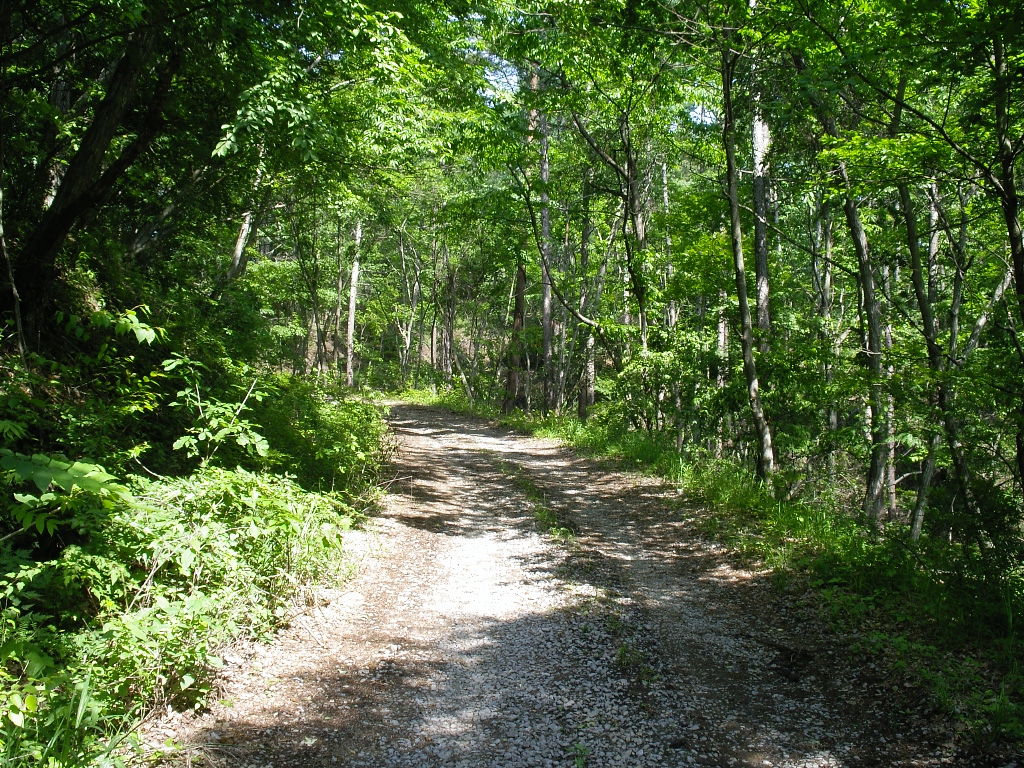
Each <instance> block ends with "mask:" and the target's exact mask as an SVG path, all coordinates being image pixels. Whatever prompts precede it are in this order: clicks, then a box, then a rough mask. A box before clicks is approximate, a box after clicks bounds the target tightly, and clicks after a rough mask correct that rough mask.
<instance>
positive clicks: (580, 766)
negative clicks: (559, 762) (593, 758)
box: [569, 742, 590, 768]
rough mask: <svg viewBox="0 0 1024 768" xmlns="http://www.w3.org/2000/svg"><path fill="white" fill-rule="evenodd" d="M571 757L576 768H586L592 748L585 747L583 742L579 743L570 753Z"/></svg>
mask: <svg viewBox="0 0 1024 768" xmlns="http://www.w3.org/2000/svg"><path fill="white" fill-rule="evenodd" d="M569 756H570V757H572V764H573V767H574V768H586V766H587V760H588V758H589V757H590V748H589V747H587V746H585V745H584V744H583V742H577V743H576V745H575V746H573V748H572V750H571V751H570V753H569Z"/></svg>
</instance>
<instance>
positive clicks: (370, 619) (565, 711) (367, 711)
mask: <svg viewBox="0 0 1024 768" xmlns="http://www.w3.org/2000/svg"><path fill="white" fill-rule="evenodd" d="M392 425H393V427H394V429H395V432H396V434H397V436H398V440H399V453H398V456H397V458H396V460H395V471H396V476H397V478H398V479H397V480H396V482H395V484H394V486H393V488H392V493H391V495H390V496H389V498H388V501H387V504H386V510H385V512H384V514H383V515H382V516H381V517H380V518H379V519H377V520H376V522H375V525H374V526H373V527H372V530H371V531H370V532H365V533H360V534H357V535H356V536H354V537H353V538H352V540H351V546H352V547H353V548H354V549H355V550H356V551H359V552H361V553H362V562H361V564H360V567H359V571H358V575H357V576H356V577H355V578H353V579H352V580H351V581H349V582H348V583H347V584H346V585H345V587H344V588H342V589H339V590H335V591H332V592H327V593H325V595H324V601H323V604H320V605H318V606H315V607H313V608H311V609H310V610H309V611H307V612H306V613H305V614H303V615H301V616H299V617H298V618H296V620H295V621H294V622H293V623H292V625H291V626H290V627H289V628H288V629H287V630H285V631H283V632H282V633H281V634H280V636H279V637H278V639H277V640H276V641H275V642H274V643H273V644H271V645H268V646H262V647H255V648H253V649H251V650H250V651H249V652H248V653H241V652H240V653H239V654H238V655H229V656H228V659H227V661H228V664H227V667H226V670H225V674H224V679H223V690H222V694H221V703H219V704H217V705H216V706H214V707H213V708H212V709H211V710H210V711H209V712H208V713H206V714H205V715H203V716H201V717H197V718H194V719H189V718H187V717H184V716H180V717H177V718H175V717H171V718H169V719H167V720H164V721H163V722H162V723H161V724H160V726H159V729H158V732H157V734H156V735H157V736H159V737H161V738H163V737H173V738H177V739H179V740H181V741H182V742H183V743H185V744H187V745H189V752H188V754H189V755H191V757H192V759H193V760H196V761H203V762H205V763H208V764H218V765H225V766H254V767H255V766H259V767H260V768H271V767H273V768H284V766H320V765H325V766H331V765H341V766H367V767H370V766H372V767H374V768H376V767H380V768H385V767H387V768H390V767H392V766H394V767H395V768H398V767H399V766H403V767H405V766H408V767H409V768H412V767H414V766H415V767H419V766H423V767H427V766H430V767H433V766H463V767H465V768H470V767H472V768H484V767H487V768H523V767H525V766H545V767H546V766H573V767H574V768H582V767H583V766H592V767H596V768H603V767H605V766H608V767H609V768H611V767H613V766H623V767H626V766H630V767H632V766H726V767H728V766H790V767H792V768H797V767H798V766H807V767H810V766H836V767H838V766H876V765H877V766H890V765H908V766H910V765H913V766H930V765H940V764H950V763H953V764H959V765H964V764H968V762H969V761H967V759H966V758H960V757H958V756H957V753H956V743H955V734H954V733H953V732H951V731H949V730H948V729H947V728H948V726H947V724H945V723H944V722H943V721H942V719H941V718H939V717H938V716H936V715H928V714H927V713H926V712H925V711H918V709H917V707H915V706H914V705H913V703H912V702H913V700H914V699H915V692H914V691H912V690H911V691H908V690H903V689H902V688H901V686H902V684H901V683H894V681H893V680H891V679H888V678H887V677H886V676H885V675H884V674H882V673H881V672H879V671H877V670H873V669H872V668H871V667H870V666H869V665H868V666H866V665H867V664H868V663H867V662H865V661H864V660H857V659H853V658H851V657H850V656H849V654H848V653H846V651H845V648H846V646H847V644H848V641H844V639H843V638H841V637H836V636H834V635H831V634H830V633H829V632H828V631H827V629H826V628H825V627H824V626H823V625H822V624H821V623H820V621H819V620H818V619H817V618H816V614H815V611H814V610H813V607H812V606H808V605H807V604H805V603H803V602H801V600H800V599H799V598H798V597H795V596H787V595H784V594H780V593H779V592H777V591H776V590H773V589H772V588H771V587H770V585H769V584H768V583H767V580H766V579H765V577H764V575H763V574H759V573H756V572H748V571H744V570H742V569H740V568H738V567H736V566H735V565H734V564H731V563H730V560H729V559H728V557H726V554H725V553H724V552H723V551H721V550H720V548H718V547H717V546H716V545H714V544H712V543H709V542H707V541H704V540H702V539H701V538H700V537H699V535H698V534H697V532H696V531H695V528H694V525H693V522H692V521H693V518H694V514H695V512H694V510H691V509H688V508H687V507H686V505H685V504H683V503H682V502H681V501H680V499H678V498H677V496H676V493H675V491H673V490H672V489H670V488H666V487H663V486H661V485H659V483H658V482H656V481H655V480H652V479H648V478H643V477H640V476H634V475H631V474H624V473H621V472H617V471H611V470H609V469H608V468H607V467H603V466H601V465H600V464H598V463H595V462H594V461H591V460H587V459H582V458H579V457H576V456H574V455H573V454H571V453H570V452H568V451H566V450H564V449H562V448H560V447H559V446H558V445H557V444H555V443H553V442H549V441H543V440H537V439H531V438H525V437H522V436H516V435H514V434H511V433H510V432H508V431H507V430H503V429H497V428H494V427H492V426H490V425H488V423H487V422H485V421H483V420H479V419H473V418H470V417H466V416H460V415H453V414H451V413H448V412H446V411H443V410H440V409H433V408H424V407H417V406H410V405H402V404H396V405H394V406H393V407H392ZM538 512H539V513H540V514H541V516H545V515H547V516H548V519H549V521H550V520H553V519H555V518H557V523H556V528H558V529H564V530H562V531H561V533H562V535H561V536H552V535H550V534H545V533H542V532H540V529H539V526H538V522H537V513H538ZM570 534H571V535H570ZM894 688H895V689H897V690H893V689H894ZM920 706H922V707H923V706H924V704H923V703H921V704H920ZM1004 764H1005V765H1010V763H1000V765H1004ZM1022 766H1024V762H1022Z"/></svg>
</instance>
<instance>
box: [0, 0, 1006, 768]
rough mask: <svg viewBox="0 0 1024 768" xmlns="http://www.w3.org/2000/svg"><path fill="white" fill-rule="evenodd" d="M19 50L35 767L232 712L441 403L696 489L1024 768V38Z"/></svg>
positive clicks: (777, 19)
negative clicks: (265, 652)
mask: <svg viewBox="0 0 1024 768" xmlns="http://www.w3.org/2000/svg"><path fill="white" fill-rule="evenodd" d="M0 40H2V48H0V174H2V176H0V181H2V183H0V249H2V256H3V264H2V283H3V286H2V291H0V313H2V316H3V323H4V325H3V330H2V334H3V336H2V342H0V343H2V359H0V386H2V393H0V403H2V407H3V410H2V412H0V434H2V437H3V443H4V446H5V447H4V448H3V449H2V456H0V467H2V468H3V470H4V472H5V474H4V482H5V483H6V491H5V498H4V500H3V501H2V502H0V504H2V512H0V566H2V567H0V609H2V624H0V656H2V662H3V665H2V666H0V713H2V717H3V723H2V725H0V730H2V732H3V734H4V736H3V747H2V749H0V752H2V754H3V756H4V759H5V760H6V761H10V762H11V763H13V764H18V763H19V762H21V763H25V764H50V765H73V764H79V763H82V762H86V761H88V760H93V759H97V760H98V759H105V758H104V757H103V756H104V755H105V754H108V753H112V752H114V753H120V754H122V756H123V755H124V754H126V752H125V750H128V752H130V743H131V736H130V733H131V723H132V722H134V721H135V719H136V718H138V717H139V716H141V715H142V714H143V713H144V712H145V711H147V709H148V708H149V707H151V706H153V705H154V704H155V703H158V702H159V703H166V702H176V703H180V704H179V705H180V706H188V705H190V704H189V702H193V703H194V702H201V701H202V697H203V696H204V695H205V693H206V692H207V691H208V690H209V680H210V676H211V674H212V673H213V668H214V667H215V665H216V653H217V650H218V648H219V647H221V646H222V645H223V644H224V643H226V642H228V641H229V640H230V639H231V638H233V637H237V636H239V635H240V634H255V635H261V634H266V633H267V632H270V631H271V630H272V629H273V628H274V626H276V624H278V623H279V622H280V621H281V620H282V619H283V617H286V615H287V611H288V604H289V601H290V600H291V594H293V593H295V592H296V591H298V592H301V590H303V589H305V588H306V587H305V586H304V585H307V584H310V583H313V582H316V581H317V580H318V579H322V578H326V577H327V576H326V575H325V574H327V573H328V572H331V571H332V570H334V571H336V570H337V568H338V567H339V566H338V565H337V563H338V562H339V561H338V558H339V557H340V555H339V552H338V537H339V531H340V530H342V529H343V528H345V527H347V526H348V525H350V524H352V522H353V521H354V520H356V519H357V518H358V517H359V515H360V514H361V513H362V512H365V510H366V508H367V506H368V505H370V504H371V502H372V497H373V494H374V488H375V486H376V483H377V481H378V479H379V477H380V474H381V472H382V467H383V466H384V465H385V463H386V459H387V453H388V450H389V442H388V439H387V436H386V430H385V427H384V423H383V417H382V412H381V409H380V408H379V407H377V406H374V405H372V404H371V400H372V398H371V397H370V396H371V394H372V392H379V391H401V390H409V391H412V392H418V393H419V395H418V396H420V397H424V396H425V395H423V391H424V390H426V391H429V392H431V393H433V394H434V395H436V396H437V397H439V398H441V399H442V400H445V401H447V402H449V403H455V404H458V405H461V406H462V407H468V408H478V409H482V410H484V411H487V409H495V410H496V411H498V410H500V411H501V412H503V413H504V414H507V415H508V416H509V418H510V419H511V423H517V424H519V425H525V426H531V427H532V428H539V427H538V425H541V426H544V428H546V429H550V430H553V431H555V432H556V433H558V434H560V435H562V436H563V437H565V438H566V439H568V440H570V441H573V442H575V443H576V444H578V445H580V446H582V447H589V448H591V449H593V450H602V451H605V452H612V453H617V454H618V455H620V456H625V457H627V458H628V459H629V460H630V461H633V462H637V463H639V464H641V465H644V466H646V467H648V468H650V469H652V470H655V471H659V472H662V473H664V474H666V475H667V476H669V477H671V478H672V479H674V480H676V481H677V482H680V483H682V484H683V485H684V486H686V487H687V488H689V489H690V490H691V491H692V493H693V494H695V495H696V496H700V497H701V498H703V499H704V501H705V502H706V503H707V504H717V505H719V506H720V508H721V510H722V521H723V522H722V525H721V527H720V529H717V530H716V531H714V533H716V534H717V535H721V536H724V537H726V538H729V537H733V538H732V539H731V540H732V541H734V542H741V544H740V545H739V546H740V548H741V549H744V547H746V549H745V550H744V551H747V552H748V553H749V554H751V555H752V556H755V557H757V558H760V559H761V560H762V561H767V562H768V563H769V565H772V566H774V567H776V568H778V569H779V572H780V573H785V572H793V573H803V574H805V576H806V583H807V584H809V585H813V586H816V587H818V588H821V589H824V590H825V591H826V592H828V593H829V594H832V595H833V597H834V602H833V603H832V605H834V606H838V608H836V611H837V615H840V616H841V618H842V617H845V618H842V620H844V621H847V620H848V621H854V620H855V619H856V617H859V616H862V615H863V614H864V613H865V612H866V611H880V612H881V614H882V615H884V616H887V617H889V618H892V617H893V616H898V617H899V618H898V619H897V622H900V621H902V622H904V628H903V629H901V630H899V632H896V634H897V635H899V636H900V638H901V639H902V640H903V642H904V645H905V646H907V647H910V646H913V647H914V648H916V649H918V651H919V653H918V656H917V657H915V658H918V659H919V661H920V659H924V660H925V661H922V662H921V663H922V664H925V666H926V667H927V664H931V665H932V666H931V667H927V669H925V671H924V672H923V673H922V674H925V675H926V676H928V675H930V676H931V677H930V678H929V679H930V680H932V682H934V683H935V689H936V691H938V693H937V696H938V697H939V698H940V700H942V704H943V706H946V707H948V708H949V709H950V711H955V712H959V713H962V714H963V716H964V717H965V718H967V719H968V720H969V726H970V727H971V728H973V729H975V732H976V733H977V735H978V738H983V737H984V736H985V734H987V735H988V736H989V737H995V736H999V737H1005V736H1007V735H1009V736H1011V737H1012V736H1014V735H1016V736H1018V737H1019V736H1021V735H1022V730H1021V729H1022V725H1021V722H1022V719H1021V714H1020V713H1021V710H1020V706H1021V697H1022V687H1021V686H1022V680H1021V677H1020V669H1019V666H1018V663H1019V659H1020V647H1019V641H1018V639H1017V637H1016V631H1017V623H1018V619H1017V616H1018V613H1019V611H1020V610H1021V609H1024V559H1022V556H1024V552H1022V543H1024V542H1022V530H1021V523H1022V520H1021V517H1022V512H1024V507H1022V478H1024V338H1022V336H1024V230H1022V226H1021V221H1022V214H1021V210H1020V207H1021V196H1020V192H1019V191H1018V184H1019V183H1021V182H1022V178H1021V161H1020V157H1021V152H1022V149H1024V6H1021V5H1020V4H1016V3H1009V2H997V1H996V0H969V1H968V2H960V3H950V2H936V1H935V0H870V1H862V2H852V1H847V2H823V1H821V0H758V1H757V2H754V1H751V2H746V1H745V0H735V1H733V0H717V1H716V2H707V3H703V2H692V1H691V0H660V1H659V0H595V1H594V2H586V3H582V2H572V1H570V0H555V1H554V2H548V3H541V4H534V5H531V4H530V3H528V2H527V3H522V4H518V5H512V4H506V3H502V2H497V1H495V2H487V0H483V1H482V2H479V3H475V2H465V3H463V2H460V1H459V0H453V1H452V2H448V3H436V2H429V3H428V2H415V0H409V2H405V1H404V0H395V1H394V2H383V3H378V2H375V3H367V4H365V5H364V4H361V3H359V2H355V1H351V2H344V3H341V2H335V0H309V2H289V1H288V0H281V1H280V2H269V1H266V0H254V1H248V2H244V3H241V2H213V3H205V4H198V3H197V4H188V3H179V2H177V1H176V0H153V1H149V0H31V1H30V2H26V1H25V0H21V2H18V1H17V0H13V1H12V0H4V1H3V2H0ZM410 396H411V395H410ZM752 531H753V532H754V533H753V534H751V532H752ZM751 535H753V537H754V538H751ZM744 537H746V538H744ZM755 539H757V541H755ZM742 542H747V543H746V544H745V545H744V544H742ZM751 542H754V543H751ZM780 581H783V582H784V581H786V579H780ZM893 601H897V602H895V603H894V602H893ZM899 601H902V602H899ZM893 605H903V606H911V607H912V609H904V608H898V607H896V608H894V607H892V606H893ZM901 611H902V613H901ZM901 633H902V634H901ZM883 634H884V633H883ZM883 634H879V635H878V636H879V637H883ZM878 642H880V643H881V642H883V641H882V640H879V641H878ZM950 648H952V649H954V651H955V653H956V654H959V655H957V656H956V659H957V661H956V662H955V663H953V662H950V663H951V664H953V666H952V667H950V666H943V664H945V663H946V662H945V661H942V660H943V659H947V660H948V658H949V657H947V656H945V655H944V654H946V653H947V650H948V649H950ZM971 654H980V655H977V656H976V658H979V659H985V661H977V662H976V663H975V662H970V661H969V659H971V658H975V656H971ZM925 662H927V664H926V663H925ZM981 669H984V670H986V671H985V672H984V673H983V672H981V671H979V670H981ZM929 670H930V671H929ZM960 678H964V679H969V682H970V681H971V680H973V681H974V682H970V685H968V684H967V683H965V684H964V685H966V686H967V687H966V688H964V689H963V690H964V691H967V692H966V693H965V692H963V691H961V689H960V688H958V687H957V686H958V685H959V683H958V680H959V679H960ZM978 680H981V682H978ZM971 685H973V686H974V688H971V687H970V686H971ZM47 761H49V763H47Z"/></svg>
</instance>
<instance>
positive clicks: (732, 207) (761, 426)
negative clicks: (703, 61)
mask: <svg viewBox="0 0 1024 768" xmlns="http://www.w3.org/2000/svg"><path fill="white" fill-rule="evenodd" d="M735 64H736V57H735V56H734V55H732V54H730V53H728V52H727V51H723V52H722V67H721V75H722V106H723V113H724V114H723V119H722V141H723V143H724V145H725V164H726V186H727V196H728V199H729V224H730V226H729V235H730V240H731V244H732V256H733V267H734V270H735V273H736V294H737V298H738V299H739V310H740V347H741V350H742V353H743V375H744V377H745V378H746V380H747V399H748V401H749V403H750V412H751V415H752V416H753V419H754V430H755V433H756V437H757V476H758V478H760V479H761V480H762V481H765V482H767V481H769V480H770V479H771V476H772V474H773V473H774V471H775V454H774V450H773V448H772V433H771V428H770V426H769V424H768V419H767V417H766V416H765V413H764V408H763V407H762V405H761V392H760V384H759V382H758V377H757V363H756V362H755V360H754V330H753V322H752V319H751V315H750V302H749V300H748V299H747V272H746V267H745V265H744V261H743V230H742V227H741V222H740V199H739V168H738V167H737V164H736V118H735V115H734V114H733V103H732V79H733V74H734V71H735Z"/></svg>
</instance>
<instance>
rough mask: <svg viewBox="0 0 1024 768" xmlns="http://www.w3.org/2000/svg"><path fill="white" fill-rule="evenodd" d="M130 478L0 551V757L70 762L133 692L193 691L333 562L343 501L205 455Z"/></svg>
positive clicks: (329, 575)
mask: <svg viewBox="0 0 1024 768" xmlns="http://www.w3.org/2000/svg"><path fill="white" fill-rule="evenodd" d="M133 484H134V495H131V496H129V495H128V494H126V493H122V494H120V495H119V497H118V499H117V501H116V503H113V504H111V505H110V507H109V509H108V510H107V511H108V515H107V516H106V517H104V518H95V519H93V520H92V521H90V523H89V524H88V525H87V526H84V527H82V528H81V529H80V530H79V531H78V534H79V537H78V540H79V542H80V543H78V544H76V545H72V546H67V547H65V548H64V549H63V550H62V551H61V552H60V554H59V556H58V557H56V558H54V559H46V560H36V559H34V558H32V556H31V549H29V546H30V542H31V541H32V540H33V539H36V537H34V536H30V535H29V534H28V533H27V532H26V533H25V534H23V535H22V536H21V538H16V539H13V540H11V541H9V542H7V543H6V544H5V545H4V548H3V550H2V551H0V572H2V573H3V574H4V575H3V576H2V577H0V612H2V617H3V625H2V626H0V653H2V654H3V659H2V661H3V664H4V666H3V669H4V670H5V672H4V673H3V675H4V677H3V680H2V682H3V692H4V693H3V701H4V702H5V704H4V710H3V712H2V713H0V717H2V719H3V720H2V730H3V733H4V747H3V750H4V751H3V753H2V754H3V757H4V759H5V760H6V761H7V763H6V764H12V765H17V764H26V765H27V764H29V763H30V762H32V761H39V762H38V764H42V763H46V761H47V760H49V759H50V758H53V760H54V761H55V762H54V764H55V765H78V764H81V763H83V762H86V761H87V760H89V759H94V758H96V757H97V756H98V755H100V754H102V753H103V752H104V751H105V750H106V749H107V747H106V746H104V738H105V737H108V736H110V735H112V734H113V733H114V731H115V730H116V729H117V728H118V727H123V726H124V725H127V724H129V723H130V722H131V720H132V718H133V717H134V716H137V714H138V713H139V708H140V707H141V706H144V705H145V704H146V703H148V702H157V701H171V702H176V703H177V705H178V706H188V705H191V704H198V703H201V702H202V700H203V697H204V696H205V695H206V693H207V692H208V691H209V685H210V679H211V674H212V673H213V672H214V671H215V669H216V668H217V666H218V665H219V660H218V658H217V656H216V653H217V650H218V649H219V648H220V647H221V646H223V645H224V644H225V643H227V642H228V641H230V640H231V639H232V638H235V637H238V636H240V635H249V636H260V635H263V634H265V633H266V632H268V631H269V630H271V629H272V628H273V627H274V626H275V625H276V624H278V623H279V622H280V621H281V620H283V619H284V618H285V617H286V616H287V613H288V605H289V601H290V600H291V598H292V596H293V595H295V594H296V592H298V591H300V590H302V589H305V588H307V586H308V585H310V584H316V583H318V582H324V581H327V582H329V581H332V580H334V579H337V578H339V577H341V576H342V575H344V574H345V572H346V568H345V565H344V561H343V557H342V550H341V533H342V532H343V531H344V530H346V529H347V528H349V527H351V525H352V523H353V520H354V519H355V516H354V513H353V511H352V510H351V508H350V507H349V506H347V505H346V504H344V503H342V502H341V501H340V500H339V499H337V498H334V497H331V496H326V495H322V494H317V493H311V492H309V491H306V490H305V489H303V488H301V487H300V486H299V485H297V484H296V483H295V482H294V481H293V480H292V479H290V478H287V477H282V476H278V475H267V474H262V473H250V472H246V471H244V470H240V469H239V470H234V471H229V470H224V469H220V468H216V467H212V466H209V467H205V468H203V469H201V470H200V471H199V472H197V473H196V474H194V475H192V476H190V477H187V478H180V479H176V480H163V481H152V480H143V479H139V478H136V479H134V480H133ZM102 490H105V489H102ZM70 493H73V494H82V495H92V496H94V497H95V498H96V501H97V502H102V501H104V500H108V499H107V496H106V495H105V494H103V493H96V492H93V491H86V490H84V489H81V488H80V487H79V486H77V485H76V486H75V489H74V490H73V491H71V492H70ZM46 541H47V538H43V539H36V542H37V544H36V546H39V545H43V544H45V543H46ZM30 697H31V698H30ZM72 713H73V717H72ZM112 729H114V730H112Z"/></svg>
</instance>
